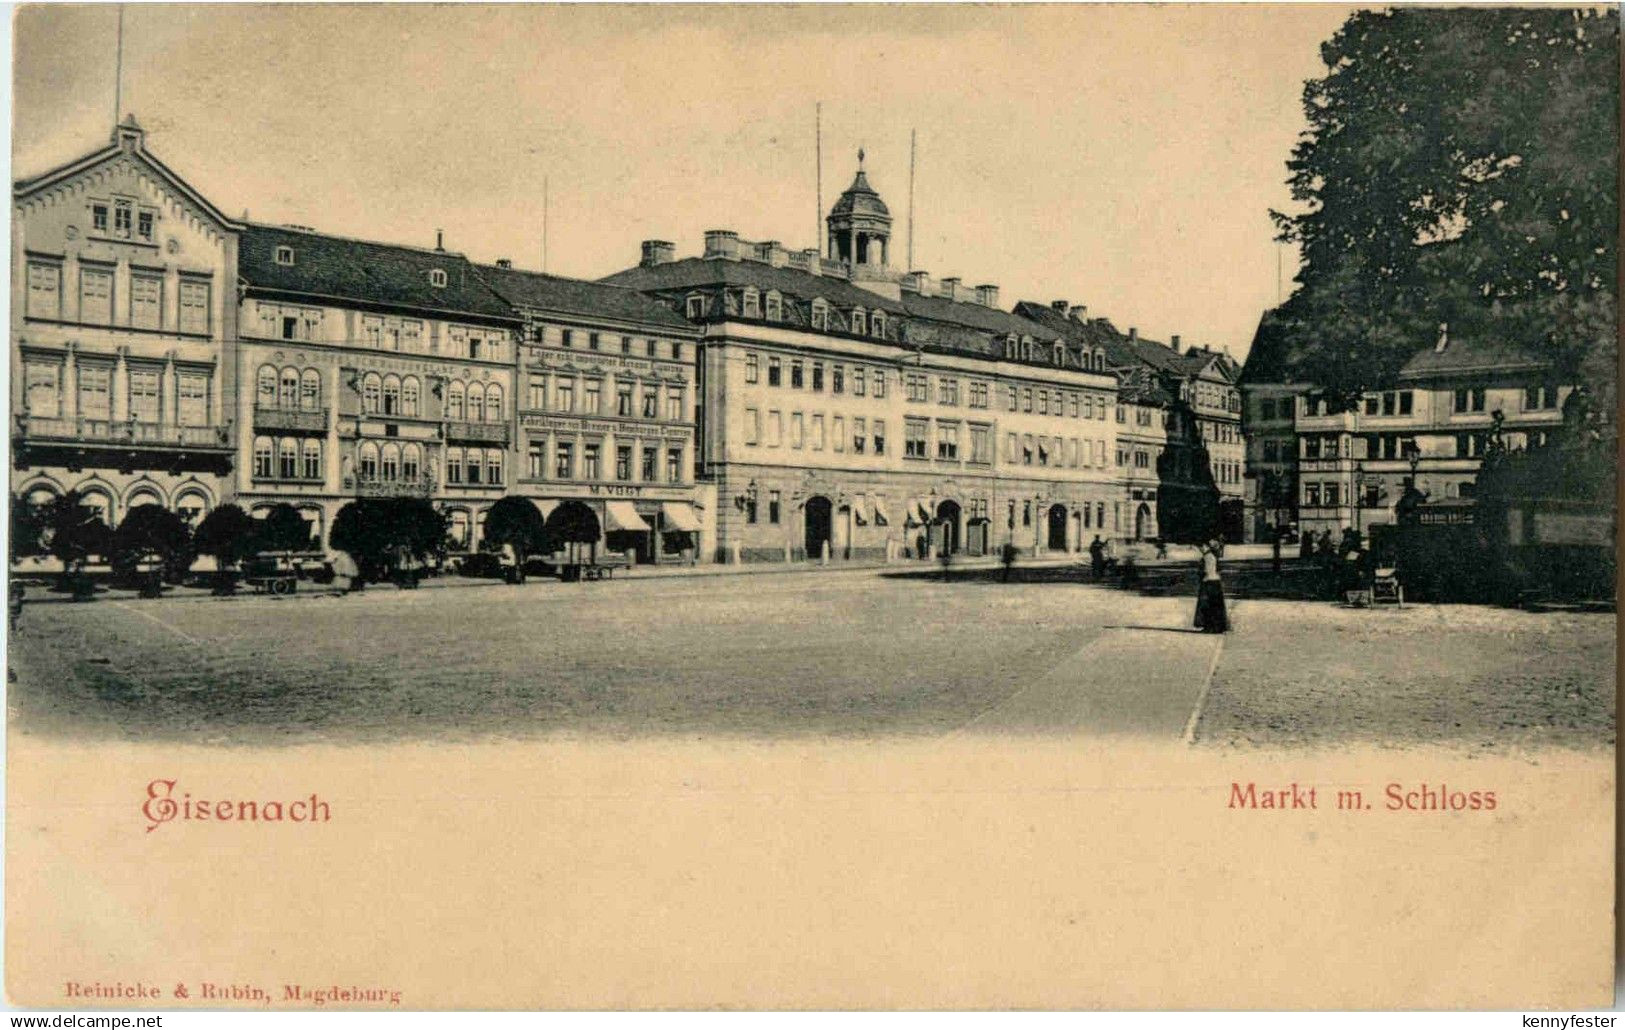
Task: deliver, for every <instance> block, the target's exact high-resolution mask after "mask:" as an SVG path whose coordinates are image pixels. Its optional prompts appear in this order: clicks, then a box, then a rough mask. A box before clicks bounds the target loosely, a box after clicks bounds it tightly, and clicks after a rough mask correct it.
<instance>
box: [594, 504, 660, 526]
mask: <svg viewBox="0 0 1625 1030" xmlns="http://www.w3.org/2000/svg"><path fill="white" fill-rule="evenodd" d="M604 514H606V515H608V516H609V528H610V529H612V530H616V529H622V530H631V531H633V532H636V533H647V532H648V531H649V524H648V523H647V522H645V521H643V516H641V515H639V514H638V510H637V509H636V508H634V507H632V502H631V501H605V502H604Z"/></svg>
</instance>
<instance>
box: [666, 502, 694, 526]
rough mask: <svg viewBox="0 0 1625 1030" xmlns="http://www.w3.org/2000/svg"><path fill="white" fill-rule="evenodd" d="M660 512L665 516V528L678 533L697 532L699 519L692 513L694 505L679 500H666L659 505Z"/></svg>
mask: <svg viewBox="0 0 1625 1030" xmlns="http://www.w3.org/2000/svg"><path fill="white" fill-rule="evenodd" d="M660 513H661V514H662V515H664V516H665V517H666V528H667V529H668V530H675V531H677V532H680V533H698V532H699V531H700V520H699V518H698V517H697V516H696V515H695V514H694V506H693V505H691V504H684V503H683V502H681V501H666V502H665V503H663V504H662V505H661V506H660Z"/></svg>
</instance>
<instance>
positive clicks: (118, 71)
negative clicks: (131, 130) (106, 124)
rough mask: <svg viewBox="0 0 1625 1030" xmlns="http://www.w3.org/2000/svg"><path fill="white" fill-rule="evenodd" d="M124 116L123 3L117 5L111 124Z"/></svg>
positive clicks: (116, 122) (116, 123)
mask: <svg viewBox="0 0 1625 1030" xmlns="http://www.w3.org/2000/svg"><path fill="white" fill-rule="evenodd" d="M123 116H124V5H123V4H119V5H118V49H117V56H116V57H115V58H114V64H113V125H114V126H115V127H116V126H117V125H118V123H119V119H120V118H122V117H123Z"/></svg>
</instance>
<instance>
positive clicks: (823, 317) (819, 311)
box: [812, 297, 829, 332]
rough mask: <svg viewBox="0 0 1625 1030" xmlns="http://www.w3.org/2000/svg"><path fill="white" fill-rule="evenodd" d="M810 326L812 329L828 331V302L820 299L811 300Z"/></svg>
mask: <svg viewBox="0 0 1625 1030" xmlns="http://www.w3.org/2000/svg"><path fill="white" fill-rule="evenodd" d="M812 325H813V328H814V329H822V330H823V331H824V332H828V331H829V302H828V301H826V300H825V299H824V298H822V297H815V298H813V302H812Z"/></svg>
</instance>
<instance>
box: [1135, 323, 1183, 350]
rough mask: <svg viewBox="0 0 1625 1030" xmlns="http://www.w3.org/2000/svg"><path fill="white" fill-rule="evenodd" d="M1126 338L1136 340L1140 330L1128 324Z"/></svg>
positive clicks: (1138, 337)
mask: <svg viewBox="0 0 1625 1030" xmlns="http://www.w3.org/2000/svg"><path fill="white" fill-rule="evenodd" d="M1128 338H1129V339H1130V340H1131V341H1136V342H1137V341H1138V340H1139V339H1140V330H1138V329H1136V328H1135V327H1134V326H1129V327H1128ZM1176 349H1177V348H1176Z"/></svg>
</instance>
